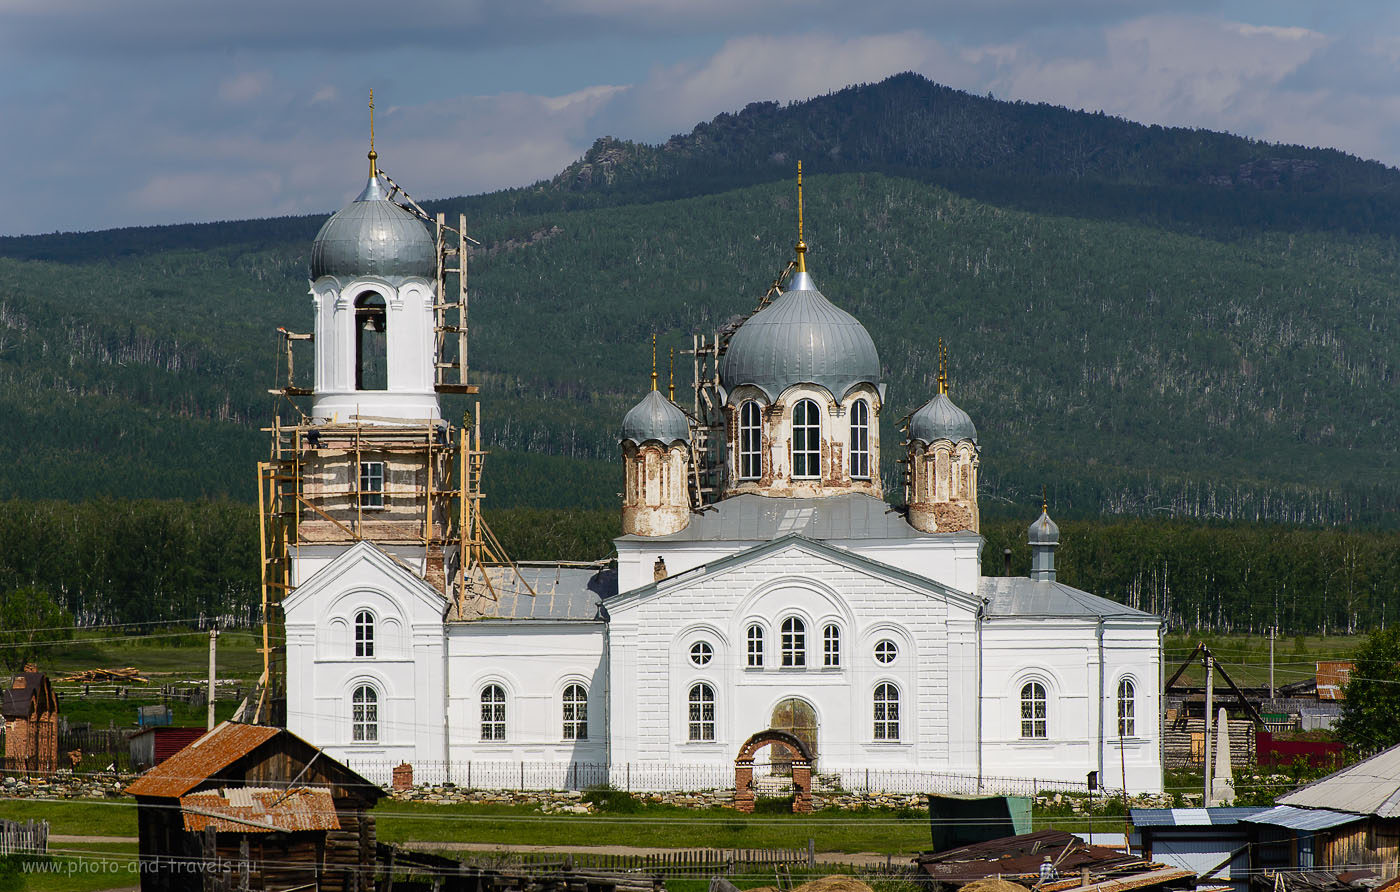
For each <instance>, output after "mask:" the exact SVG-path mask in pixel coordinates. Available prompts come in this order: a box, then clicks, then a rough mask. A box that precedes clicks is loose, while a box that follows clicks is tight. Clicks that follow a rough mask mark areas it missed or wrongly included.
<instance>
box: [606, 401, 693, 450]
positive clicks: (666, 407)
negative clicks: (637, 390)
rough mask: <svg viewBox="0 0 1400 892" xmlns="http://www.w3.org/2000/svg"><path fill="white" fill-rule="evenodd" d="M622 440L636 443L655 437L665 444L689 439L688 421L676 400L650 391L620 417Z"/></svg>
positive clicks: (639, 443) (687, 441)
mask: <svg viewBox="0 0 1400 892" xmlns="http://www.w3.org/2000/svg"><path fill="white" fill-rule="evenodd" d="M622 440H623V442H629V441H630V442H632V443H634V444H636V445H638V446H640V445H641V444H643V443H645V442H647V441H648V440H657V441H660V442H662V443H665V444H666V445H667V446H669V445H671V444H672V443H676V442H681V443H689V442H690V421H689V420H688V419H687V418H686V417H685V413H684V412H682V411H681V410H680V409H678V408H677V407H676V404H675V403H673V402H671V401H670V400H668V399H666V397H664V396H662V395H661V394H660V392H658V391H655V390H653V391H651V392H650V393H648V394H647V395H646V396H644V397H642V401H641V402H639V403H637V405H635V406H633V407H632V410H631V411H629V412H628V413H627V414H626V415H625V416H624V417H623V419H622Z"/></svg>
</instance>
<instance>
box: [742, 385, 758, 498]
mask: <svg viewBox="0 0 1400 892" xmlns="http://www.w3.org/2000/svg"><path fill="white" fill-rule="evenodd" d="M762 416H763V413H762V410H760V409H759V408H758V403H757V402H755V401H753V400H748V401H747V402H745V403H744V404H743V405H742V406H740V407H739V479H740V480H757V479H758V478H759V477H762V476H763V424H762Z"/></svg>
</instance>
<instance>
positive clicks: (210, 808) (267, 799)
mask: <svg viewBox="0 0 1400 892" xmlns="http://www.w3.org/2000/svg"><path fill="white" fill-rule="evenodd" d="M180 809H181V811H182V812H183V816H184V819H185V829H186V830H192V831H195V832H199V831H202V830H204V828H206V827H208V826H210V825H211V824H212V825H213V827H214V830H215V831H216V832H218V833H271V832H273V831H274V830H281V831H286V832H292V831H296V830H339V829H340V819H339V818H338V817H336V814H335V801H334V800H333V799H332V798H331V794H330V791H329V790H325V789H307V788H302V789H295V790H280V789H276V788H273V787H229V788H227V789H223V790H202V791H200V792H198V793H191V794H189V795H188V796H181V797H180ZM220 816H224V817H220Z"/></svg>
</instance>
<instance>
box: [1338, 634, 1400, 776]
mask: <svg viewBox="0 0 1400 892" xmlns="http://www.w3.org/2000/svg"><path fill="white" fill-rule="evenodd" d="M1345 691H1346V700H1345V701H1343V703H1342V715H1341V719H1340V720H1339V721H1338V722H1337V736H1338V737H1340V738H1341V739H1342V740H1344V741H1346V742H1347V744H1348V745H1350V746H1353V747H1355V748H1357V749H1363V750H1370V749H1377V748H1383V747H1389V746H1395V745H1396V744H1400V722H1397V721H1396V720H1395V717H1396V716H1400V627H1395V626H1392V627H1390V628H1389V629H1381V630H1379V631H1376V632H1372V633H1371V636H1370V637H1369V638H1367V639H1366V643H1365V644H1363V645H1362V646H1361V649H1360V650H1358V651H1357V652H1356V667H1355V668H1354V669H1352V671H1351V680H1350V681H1349V682H1347V685H1346V688H1345Z"/></svg>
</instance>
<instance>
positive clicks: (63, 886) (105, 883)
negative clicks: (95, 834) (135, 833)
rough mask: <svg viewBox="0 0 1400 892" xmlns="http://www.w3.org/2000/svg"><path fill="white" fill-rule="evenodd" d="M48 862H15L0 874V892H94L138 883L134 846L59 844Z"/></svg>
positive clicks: (139, 879) (23, 860)
mask: <svg viewBox="0 0 1400 892" xmlns="http://www.w3.org/2000/svg"><path fill="white" fill-rule="evenodd" d="M49 851H50V853H51V854H50V856H49V857H48V858H36V859H19V858H16V859H15V862H16V863H14V864H12V865H11V866H10V868H9V871H10V872H9V876H8V877H7V876H6V875H5V874H3V873H0V890H11V889H14V890H23V892H98V890H102V889H121V888H130V887H132V886H135V885H138V884H139V883H140V882H141V875H140V874H139V873H138V872H137V857H136V845H135V843H125V844H115V843H71V842H70V843H61V844H57V845H51V846H49Z"/></svg>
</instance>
